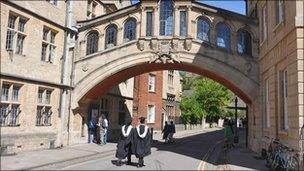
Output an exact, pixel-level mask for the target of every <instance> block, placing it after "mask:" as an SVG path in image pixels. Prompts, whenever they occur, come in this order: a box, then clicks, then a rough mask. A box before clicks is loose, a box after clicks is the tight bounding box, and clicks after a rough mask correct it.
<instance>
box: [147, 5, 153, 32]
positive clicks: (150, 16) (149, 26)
mask: <svg viewBox="0 0 304 171" xmlns="http://www.w3.org/2000/svg"><path fill="white" fill-rule="evenodd" d="M152 21H153V12H152V11H148V12H147V21H146V22H147V24H146V36H148V37H151V36H152V33H153V24H152Z"/></svg>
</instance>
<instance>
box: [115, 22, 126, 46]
mask: <svg viewBox="0 0 304 171" xmlns="http://www.w3.org/2000/svg"><path fill="white" fill-rule="evenodd" d="M123 36H124V35H123V26H121V27H118V28H117V44H116V46H117V45H121V44H123V43H124V42H123V41H124V40H123V39H124V38H123Z"/></svg>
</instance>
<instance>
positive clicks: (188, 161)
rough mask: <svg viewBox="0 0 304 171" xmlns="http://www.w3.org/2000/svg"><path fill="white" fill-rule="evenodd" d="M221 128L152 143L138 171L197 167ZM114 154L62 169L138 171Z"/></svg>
mask: <svg viewBox="0 0 304 171" xmlns="http://www.w3.org/2000/svg"><path fill="white" fill-rule="evenodd" d="M223 136H224V135H223V132H222V131H212V132H206V133H202V134H198V135H193V136H189V137H184V138H180V139H177V140H176V142H175V143H174V144H170V145H169V144H163V143H161V142H156V143H154V144H153V148H152V154H151V155H150V156H148V157H146V158H145V165H146V166H145V167H143V168H140V169H139V170H173V169H174V170H197V169H198V166H199V165H200V163H201V161H202V159H203V157H204V156H205V155H206V153H207V152H208V150H209V148H211V147H212V146H213V145H214V144H215V143H216V142H218V141H220V140H222V138H223ZM115 160H116V158H115V156H114V153H111V154H109V155H107V156H105V157H102V158H100V159H97V160H92V161H87V162H84V163H79V164H76V165H71V166H67V167H64V168H62V169H63V170H136V169H137V168H136V162H137V159H136V158H135V157H134V156H132V162H134V165H132V166H128V165H123V166H121V167H117V166H116V165H114V164H113V162H115Z"/></svg>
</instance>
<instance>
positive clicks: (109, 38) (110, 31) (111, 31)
mask: <svg viewBox="0 0 304 171" xmlns="http://www.w3.org/2000/svg"><path fill="white" fill-rule="evenodd" d="M117 34H118V27H117V26H116V25H115V24H110V25H109V26H107V28H106V35H105V49H109V48H112V47H114V46H116V45H117Z"/></svg>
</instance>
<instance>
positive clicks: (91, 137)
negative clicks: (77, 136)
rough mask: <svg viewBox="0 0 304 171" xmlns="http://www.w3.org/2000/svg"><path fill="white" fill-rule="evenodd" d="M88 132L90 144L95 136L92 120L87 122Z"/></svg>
mask: <svg viewBox="0 0 304 171" xmlns="http://www.w3.org/2000/svg"><path fill="white" fill-rule="evenodd" d="M88 127H89V129H88V131H89V143H92V142H93V140H94V135H95V125H94V122H93V121H92V120H90V121H89V124H88Z"/></svg>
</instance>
